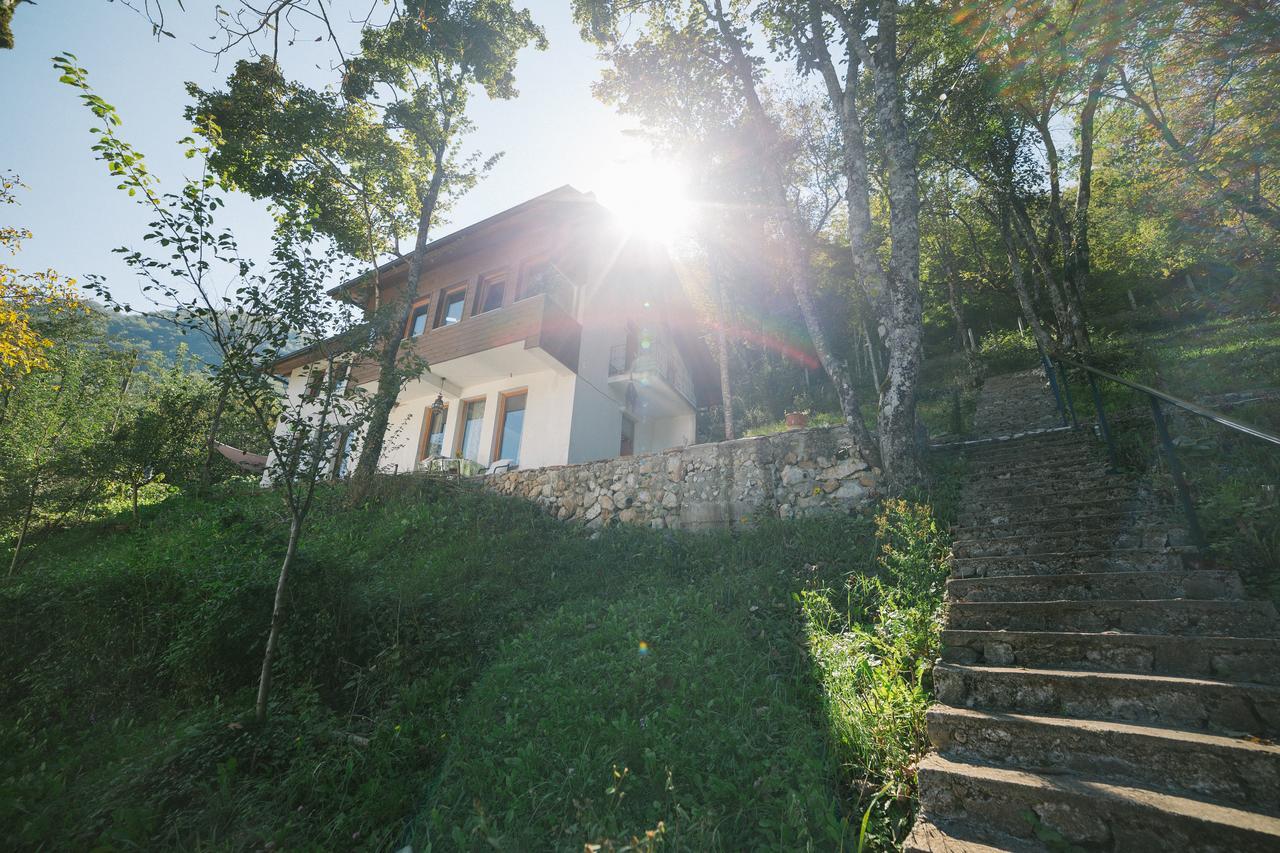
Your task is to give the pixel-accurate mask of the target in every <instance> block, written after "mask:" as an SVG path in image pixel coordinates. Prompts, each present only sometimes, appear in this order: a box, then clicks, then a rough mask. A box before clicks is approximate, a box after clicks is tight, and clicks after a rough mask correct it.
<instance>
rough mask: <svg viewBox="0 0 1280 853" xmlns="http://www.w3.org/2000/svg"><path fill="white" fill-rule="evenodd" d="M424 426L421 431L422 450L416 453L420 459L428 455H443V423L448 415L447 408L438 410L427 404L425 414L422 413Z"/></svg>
mask: <svg viewBox="0 0 1280 853" xmlns="http://www.w3.org/2000/svg"><path fill="white" fill-rule="evenodd" d="M423 417H424V419H425V421H424V422H425V423H426V428H425V429H424V430H423V433H422V450H421V452H419V453H418V457H419V458H420V459H426V458H427V457H428V456H443V455H444V425H445V422H446V421H447V419H448V417H449V409H448V407H445V408H443V409H441V410H440V411H438V412H437V411H436V410H435V409H433V408H431V407H430V406H427V411H426V414H425V415H423Z"/></svg>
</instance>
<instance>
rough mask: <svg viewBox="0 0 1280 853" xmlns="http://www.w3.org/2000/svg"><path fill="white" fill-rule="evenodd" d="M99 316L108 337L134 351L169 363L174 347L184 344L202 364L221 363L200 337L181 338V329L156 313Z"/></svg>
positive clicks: (206, 342)
mask: <svg viewBox="0 0 1280 853" xmlns="http://www.w3.org/2000/svg"><path fill="white" fill-rule="evenodd" d="M102 316H103V320H104V321H105V323H106V330H107V334H108V335H110V336H111V337H113V338H116V339H119V340H120V341H124V342H128V343H129V344H130V345H132V346H136V347H137V348H138V349H141V350H145V351H148V352H153V353H156V354H159V355H164V356H166V357H168V358H169V359H172V358H173V357H174V356H176V355H177V354H178V347H180V346H181V345H182V344H186V345H187V352H189V353H190V354H191V355H193V356H195V357H196V358H198V359H199V360H200V361H202V362H204V363H205V364H210V365H212V364H218V363H219V362H221V360H222V357H221V355H220V354H219V353H218V350H217V348H216V347H214V346H213V345H212V344H211V343H209V340H208V339H207V338H206V337H205V336H204V335H198V334H194V333H191V334H185V335H184V334H183V333H182V329H180V328H178V327H177V326H175V325H174V324H173V322H172V321H171V320H168V319H166V318H165V317H164V315H163V314H160V313H159V312H153V313H149V314H116V313H113V312H111V311H105V310H103V311H102Z"/></svg>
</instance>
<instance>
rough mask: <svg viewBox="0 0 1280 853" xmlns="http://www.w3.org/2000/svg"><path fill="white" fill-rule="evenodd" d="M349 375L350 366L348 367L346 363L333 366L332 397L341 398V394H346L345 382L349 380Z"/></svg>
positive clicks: (346, 386)
mask: <svg viewBox="0 0 1280 853" xmlns="http://www.w3.org/2000/svg"><path fill="white" fill-rule="evenodd" d="M350 374H351V365H349V364H347V363H345V362H344V363H342V364H335V365H334V366H333V376H334V381H333V393H334V396H338V397H340V396H342V395H343V394H345V393H347V390H348V385H347V380H348V379H350V378H351V377H350Z"/></svg>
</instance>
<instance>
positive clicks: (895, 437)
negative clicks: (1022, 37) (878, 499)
mask: <svg viewBox="0 0 1280 853" xmlns="http://www.w3.org/2000/svg"><path fill="white" fill-rule="evenodd" d="M897 15H898V6H897V3H896V2H893V0H882V2H881V3H880V18H879V20H878V21H877V23H876V27H877V31H878V32H877V39H876V42H877V44H876V55H875V65H874V67H873V68H872V80H873V82H874V90H875V102H876V126H877V129H878V131H879V134H880V138H881V140H882V142H883V145H884V152H885V161H886V165H887V172H888V189H889V229H890V235H891V245H890V249H889V317H888V327H889V328H888V341H887V343H888V344H889V363H888V365H887V368H886V375H885V390H884V392H883V393H882V394H881V396H880V416H879V418H878V419H877V422H878V425H879V427H880V457H881V459H882V460H883V463H884V468H885V471H886V472H887V473H888V474H889V476H890V478H891V479H892V480H893V481H894V482H895V483H896V484H898V485H900V486H901V485H910V484H913V483H917V482H919V481H920V480H921V479H922V478H923V473H924V472H923V470H922V468H921V466H920V454H919V447H918V444H917V441H916V386H917V383H918V381H919V378H920V367H921V364H922V362H923V361H924V319H923V304H922V302H921V296H920V188H919V186H918V184H917V177H916V150H915V144H914V143H913V142H912V140H911V135H910V133H909V132H908V130H907V122H906V116H905V113H904V110H903V104H902V86H901V81H900V80H899V78H898V57H897V31H898V26H897Z"/></svg>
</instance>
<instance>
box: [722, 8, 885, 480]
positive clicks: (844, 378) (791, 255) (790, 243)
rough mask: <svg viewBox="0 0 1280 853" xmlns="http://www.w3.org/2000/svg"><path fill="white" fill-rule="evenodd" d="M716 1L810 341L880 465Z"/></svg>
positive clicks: (773, 136) (766, 127) (747, 64)
mask: <svg viewBox="0 0 1280 853" xmlns="http://www.w3.org/2000/svg"><path fill="white" fill-rule="evenodd" d="M713 2H714V5H715V11H714V13H712V12H711V11H710V10H709V9H708V14H709V15H710V17H711V18H712V20H714V21H715V23H716V25H717V28H718V29H719V31H720V34H721V37H722V38H723V39H724V43H725V46H726V47H727V48H728V49H729V54H730V57H731V66H732V68H733V72H734V75H735V76H736V77H737V78H738V83H739V85H740V86H741V87H742V95H743V99H744V100H745V102H746V106H747V113H748V115H749V116H750V118H751V122H752V124H754V125H755V129H756V137H757V139H758V141H759V147H760V150H761V165H762V166H763V171H764V173H765V176H764V177H765V180H764V183H765V192H766V194H767V200H768V203H769V205H770V207H772V208H773V209H774V210H775V211H777V215H778V225H779V228H780V229H781V231H782V242H783V244H784V246H783V252H784V255H785V258H786V264H787V268H788V269H787V273H788V276H789V278H790V279H791V287H792V290H793V291H794V292H795V297H796V304H797V305H798V306H799V308H800V316H801V318H802V319H803V320H804V324H805V328H806V329H807V330H808V332H809V339H810V340H811V341H812V342H813V349H814V351H815V352H816V353H817V355H818V361H819V362H820V363H821V364H822V368H823V370H825V371H826V373H827V376H828V377H829V378H830V379H831V384H832V385H833V386H834V387H835V391H836V398H837V399H838V400H839V401H840V411H841V414H843V416H844V421H845V424H846V426H848V427H849V430H850V432H851V433H852V435H853V437H854V439H855V440H856V441H857V442H858V444H859V446H860V449H861V451H862V453H863V454H864V455H865V456H866V457H867V459H868V461H869V462H871V463H873V464H877V465H878V464H880V454H879V453H878V452H877V448H876V445H875V443H874V442H873V441H872V440H871V433H870V431H869V430H868V429H867V426H866V423H864V422H863V420H862V407H861V405H860V404H859V400H858V392H857V389H856V388H855V387H854V384H853V381H852V380H851V379H850V377H849V368H848V365H846V364H845V363H844V361H842V360H841V359H839V358H837V357H836V355H835V353H834V352H833V351H832V349H831V347H830V345H829V343H828V341H827V335H826V332H825V331H824V330H823V328H822V323H821V320H820V318H819V317H818V312H817V309H816V308H815V307H814V304H813V289H814V288H813V268H812V265H811V264H810V262H809V250H808V234H807V233H806V231H805V229H804V228H803V227H802V225H801V224H800V222H799V221H798V215H797V213H796V211H795V210H794V209H793V207H792V205H791V201H790V199H788V198H787V192H786V183H785V178H784V177H783V172H782V169H781V167H780V166H779V165H778V161H777V157H778V138H777V137H778V134H777V129H776V128H775V127H774V125H773V120H772V119H771V118H770V117H769V115H768V113H767V112H766V110H765V108H764V104H763V103H762V102H761V100H760V94H759V92H757V91H756V84H755V76H754V67H753V66H752V63H751V60H750V59H749V58H748V57H747V55H746V51H745V50H744V48H743V46H742V42H741V41H740V40H739V37H738V35H737V33H736V32H735V31H734V28H733V25H732V23H731V22H730V21H729V20H728V18H727V17H726V16H725V13H724V9H723V7H722V4H721V0H713Z"/></svg>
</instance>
